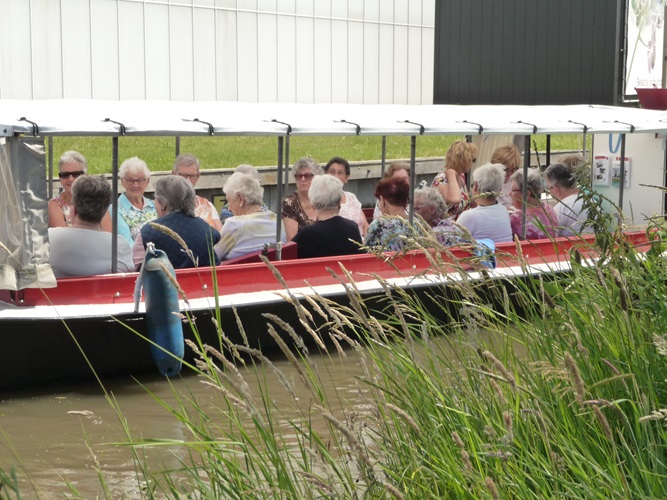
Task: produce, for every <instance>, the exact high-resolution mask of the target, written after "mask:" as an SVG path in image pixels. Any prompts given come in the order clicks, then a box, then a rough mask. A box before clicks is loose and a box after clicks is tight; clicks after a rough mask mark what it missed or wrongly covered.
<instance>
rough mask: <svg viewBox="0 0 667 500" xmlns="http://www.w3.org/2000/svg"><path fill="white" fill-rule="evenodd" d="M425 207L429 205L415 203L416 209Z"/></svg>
mask: <svg viewBox="0 0 667 500" xmlns="http://www.w3.org/2000/svg"><path fill="white" fill-rule="evenodd" d="M424 207H428V205H415V210H421V209H422V208H424Z"/></svg>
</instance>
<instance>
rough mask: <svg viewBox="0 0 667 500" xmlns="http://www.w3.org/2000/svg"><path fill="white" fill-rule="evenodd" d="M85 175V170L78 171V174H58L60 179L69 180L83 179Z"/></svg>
mask: <svg viewBox="0 0 667 500" xmlns="http://www.w3.org/2000/svg"><path fill="white" fill-rule="evenodd" d="M83 174H84V172H83V170H77V171H76V172H58V177H59V178H60V179H69V178H70V177H74V178H75V179H76V178H77V177H81V176H82V175H83Z"/></svg>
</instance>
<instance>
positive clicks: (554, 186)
mask: <svg viewBox="0 0 667 500" xmlns="http://www.w3.org/2000/svg"><path fill="white" fill-rule="evenodd" d="M543 175H544V183H545V185H546V190H547V191H548V192H549V194H550V195H551V196H553V197H554V198H555V199H556V200H558V203H557V204H556V206H555V207H554V212H556V216H557V217H558V236H575V235H579V234H581V233H582V232H584V233H585V232H590V231H592V228H591V227H586V221H587V220H588V209H587V208H586V207H585V206H584V198H583V196H581V192H580V189H579V184H578V182H577V173H576V170H575V169H574V167H572V166H571V165H568V164H566V163H554V164H553V165H549V166H548V167H547V169H546V170H545V171H544V174H543Z"/></svg>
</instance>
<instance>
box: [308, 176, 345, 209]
mask: <svg viewBox="0 0 667 500" xmlns="http://www.w3.org/2000/svg"><path fill="white" fill-rule="evenodd" d="M342 197H343V183H342V182H341V181H340V179H338V177H334V176H333V175H318V176H316V177H315V178H314V179H313V183H312V184H311V185H310V189H308V198H309V199H310V202H311V203H312V204H313V208H314V209H315V210H333V209H335V208H338V207H339V206H340V200H341V198H342Z"/></svg>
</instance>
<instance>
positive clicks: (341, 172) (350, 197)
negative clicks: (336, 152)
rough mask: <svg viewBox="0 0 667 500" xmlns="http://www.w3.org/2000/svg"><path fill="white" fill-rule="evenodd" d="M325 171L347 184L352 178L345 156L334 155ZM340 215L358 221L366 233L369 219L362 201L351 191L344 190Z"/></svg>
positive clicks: (363, 232) (362, 231) (361, 230)
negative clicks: (363, 208)
mask: <svg viewBox="0 0 667 500" xmlns="http://www.w3.org/2000/svg"><path fill="white" fill-rule="evenodd" d="M324 173H325V174H329V175H333V176H334V177H337V178H338V179H340V181H341V182H342V183H343V184H347V181H348V180H349V178H350V163H349V162H348V161H347V160H346V159H345V158H340V157H339V156H334V157H333V158H331V159H330V160H329V161H328V163H327V164H326V165H325V166H324ZM340 216H341V217H345V218H346V219H350V220H351V221H353V222H356V223H357V226H359V233H360V234H361V236H362V237H363V236H364V235H365V234H366V230H367V229H368V221H367V220H366V215H364V211H363V210H362V208H361V202H360V201H359V200H358V199H357V197H356V196H355V195H354V194H353V193H350V192H349V191H343V199H342V200H341V205H340Z"/></svg>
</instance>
